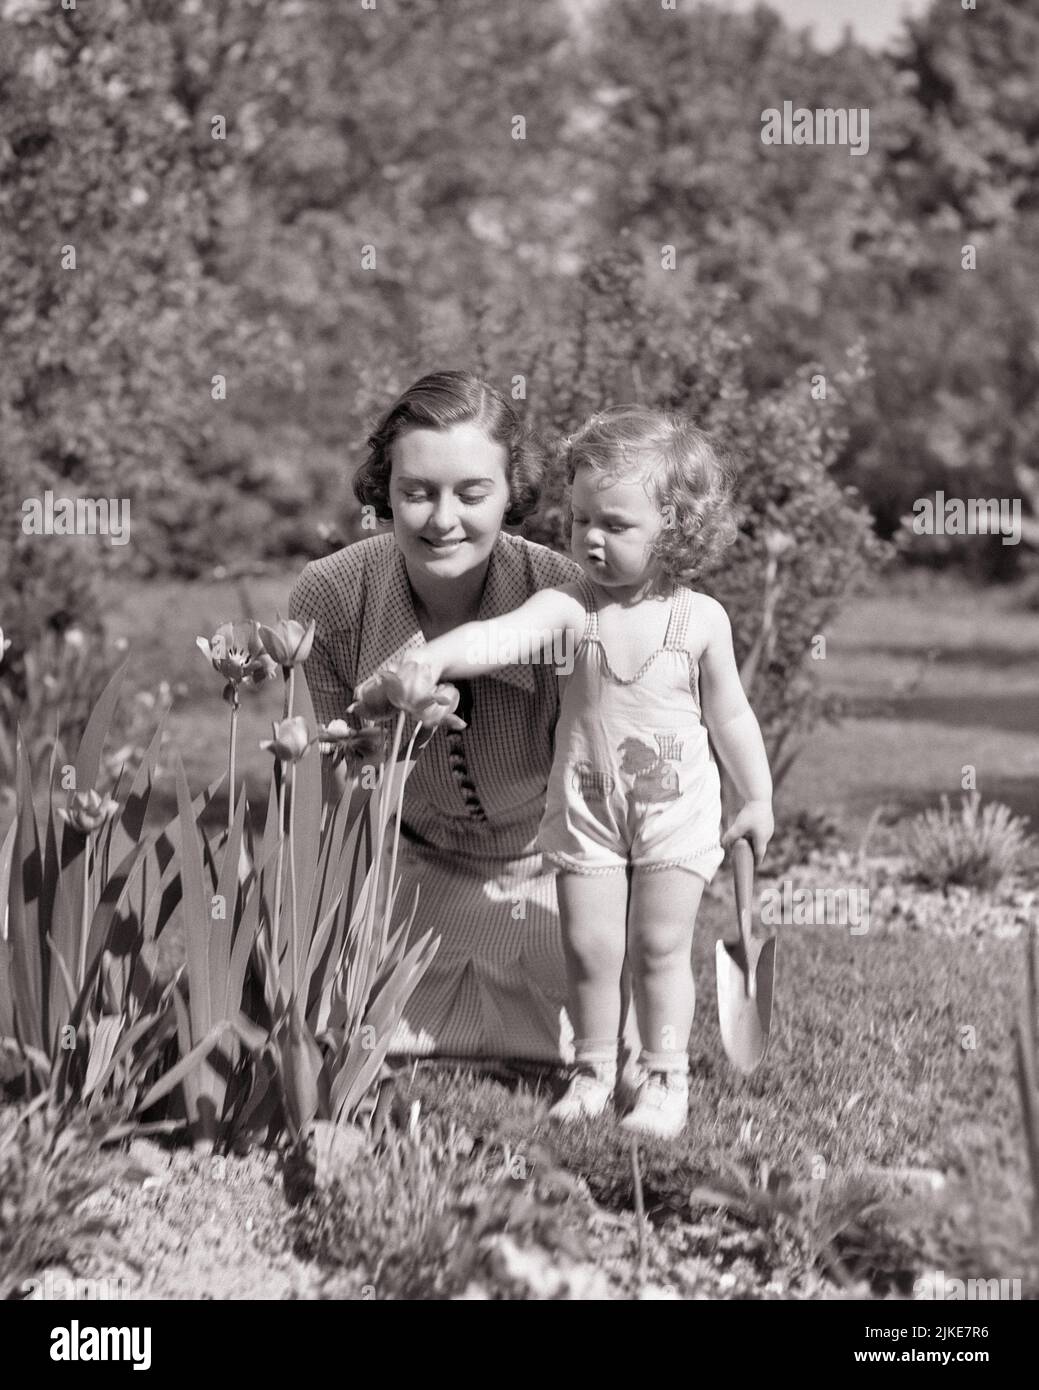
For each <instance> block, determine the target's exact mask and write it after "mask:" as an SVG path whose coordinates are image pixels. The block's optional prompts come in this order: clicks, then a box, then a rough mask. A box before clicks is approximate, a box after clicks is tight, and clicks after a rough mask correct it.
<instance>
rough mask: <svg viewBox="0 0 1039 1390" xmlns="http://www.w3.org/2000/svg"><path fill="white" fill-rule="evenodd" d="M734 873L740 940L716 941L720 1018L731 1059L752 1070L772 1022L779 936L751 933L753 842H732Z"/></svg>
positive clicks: (725, 1046) (764, 1045)
mask: <svg viewBox="0 0 1039 1390" xmlns="http://www.w3.org/2000/svg"><path fill="white" fill-rule="evenodd" d="M732 876H733V879H734V880H735V883H736V917H737V919H738V921H739V928H740V933H739V937H738V938H737V939H736V940H735V941H724V940H719V941H718V942H716V944H715V948H714V952H715V965H716V966H717V974H718V1022H719V1024H720V1025H721V1034H722V1044H723V1046H724V1048H725V1051H726V1053H727V1055H728V1058H729V1061H730V1062H731V1063H732V1064H733V1066H734V1067H736V1068H737V1069H738V1070H739V1071H742V1072H745V1073H750V1072H752V1071H753V1070H754V1068H755V1067H756V1066H757V1065H758V1063H759V1062H760V1061H761V1059H762V1057H764V1055H765V1048H766V1047H767V1046H768V1033H769V1028H770V1026H771V1023H772V987H773V985H774V983H775V978H776V938H775V937H774V936H771V937H769V938H768V940H767V941H764V942H762V941H755V940H754V939H753V937H752V935H751V922H752V905H753V901H754V851H753V849H752V848H751V846H750V841H749V840H746V839H739V840H736V841H735V842H734V843H733V846H732Z"/></svg>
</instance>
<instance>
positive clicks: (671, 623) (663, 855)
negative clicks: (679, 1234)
mask: <svg viewBox="0 0 1039 1390" xmlns="http://www.w3.org/2000/svg"><path fill="white" fill-rule="evenodd" d="M567 458H568V465H569V481H570V483H571V507H572V511H573V539H572V550H573V556H574V559H575V560H576V561H577V563H578V564H579V565H580V566H581V569H582V570H583V572H584V577H583V578H582V579H581V580H580V581H579V582H577V583H575V584H572V585H568V586H567V587H565V588H558V589H544V590H541V591H540V592H539V593H537V594H535V595H534V597H533V598H531V599H529V600H528V601H527V602H526V603H524V604H523V606H522V607H520V608H517V609H516V610H515V611H514V612H513V613H510V614H508V615H506V616H505V617H502V618H492V619H490V620H489V621H486V622H478V623H466V624H464V625H462V626H461V627H458V628H455V629H454V631H452V632H449V633H447V634H445V635H444V636H441V637H437V638H435V639H434V640H433V641H432V642H430V643H429V644H428V645H427V646H426V647H424V648H423V649H421V650H420V651H418V652H417V653H416V657H417V659H418V661H419V662H421V663H422V664H423V665H425V666H426V667H428V668H429V675H430V677H431V679H432V680H433V681H434V682H439V681H440V680H441V679H442V678H446V679H450V678H452V677H455V678H459V679H461V678H464V677H471V676H477V675H482V674H484V673H486V672H487V671H491V670H494V669H497V668H498V667H500V666H504V665H510V664H512V663H514V662H515V661H516V660H517V653H522V654H523V656H525V657H527V658H528V659H533V660H539V659H552V657H553V654H555V656H556V659H558V655H559V652H560V650H561V648H562V649H563V650H565V651H566V652H567V653H568V654H569V656H570V657H572V661H573V667H572V671H571V670H570V661H569V660H567V661H566V662H565V664H564V669H565V670H566V671H568V672H569V675H568V677H567V679H566V685H565V689H564V691H563V695H562V700H561V709H560V717H559V723H558V725H557V728H556V742H555V761H554V764H553V768H552V774H551V778H550V780H549V787H548V798H547V802H546V806H545V813H544V816H543V819H542V821H541V827H540V831H539V835H538V848H539V849H540V850H541V852H542V853H543V855H544V856H545V857H546V858H547V859H548V860H549V861H551V862H552V863H553V864H555V865H556V866H557V867H558V869H559V873H558V877H557V892H558V897H559V911H560V918H561V922H562V931H563V944H564V948H565V952H566V957H567V973H568V986H569V1009H570V1018H571V1021H572V1023H573V1028H574V1049H575V1058H576V1065H575V1067H574V1072H573V1076H572V1078H571V1081H570V1085H569V1088H568V1089H567V1091H566V1093H565V1095H564V1096H563V1097H562V1099H561V1100H559V1101H558V1102H557V1103H556V1105H555V1106H553V1108H552V1110H551V1111H550V1115H551V1117H552V1118H553V1119H555V1120H560V1121H565V1120H569V1119H574V1118H577V1117H578V1116H582V1115H596V1114H600V1113H601V1112H602V1111H603V1110H605V1109H606V1107H607V1106H608V1105H609V1103H610V1101H611V1099H612V1098H613V1093H614V1088H615V1085H616V1079H617V1051H618V1038H619V1035H620V1027H621V1012H622V972H623V969H624V964H625V958H626V957H627V960H628V962H629V964H630V967H631V973H632V990H633V994H634V1002H635V1010H636V1017H637V1019H638V1024H639V1032H640V1036H641V1038H642V1044H643V1048H642V1053H641V1056H640V1058H639V1061H640V1069H641V1074H642V1078H643V1079H642V1082H641V1085H640V1086H639V1089H638V1092H637V1096H636V1101H635V1105H634V1108H633V1109H632V1111H631V1113H630V1114H629V1115H628V1116H627V1117H626V1118H625V1119H624V1120H622V1121H621V1126H622V1128H624V1129H626V1130H629V1131H633V1132H636V1133H642V1134H652V1135H657V1136H660V1137H665V1138H673V1137H674V1136H675V1135H677V1134H678V1133H679V1132H680V1131H681V1130H682V1128H683V1126H684V1125H685V1122H686V1119H687V1115H688V1097H689V1088H688V1066H689V1061H688V1052H687V1049H688V1044H689V1035H690V1031H691V1029H692V1022H693V1009H694V1004H695V990H694V984H693V974H692V965H691V947H692V937H693V927H694V924H695V921H696V913H697V909H698V907H699V904H700V898H701V894H702V892H703V888H704V884H705V883H708V882H710V880H711V879H712V878H713V876H714V874H715V873H716V872H717V870H718V866H719V865H720V863H721V861H722V858H723V856H724V849H723V846H724V845H728V844H729V843H731V841H733V840H734V839H737V838H739V837H740V836H742V835H747V836H749V837H750V839H751V841H752V843H753V845H754V850H755V857H756V859H757V861H758V862H759V863H760V861H761V858H762V856H763V854H764V852H765V847H766V845H767V843H768V841H769V838H770V837H771V835H772V831H773V820H772V809H771V799H772V782H771V777H770V774H769V767H768V760H767V758H766V755H765V748H764V744H763V742H762V738H761V732H760V729H759V727H758V723H757V720H756V719H755V717H754V713H753V711H752V710H751V708H750V706H749V704H748V703H747V698H746V696H745V694H744V692H743V688H742V686H741V684H740V679H739V674H738V671H737V669H736V661H735V657H734V654H733V648H732V632H731V628H730V625H729V620H728V618H727V616H726V614H725V610H724V609H723V608H722V607H721V605H720V604H719V603H717V602H716V601H715V600H714V599H712V598H709V597H708V596H707V595H706V594H702V593H697V592H695V591H694V590H693V589H691V588H689V587H687V586H688V584H689V583H690V582H691V581H695V580H696V579H697V577H698V575H699V574H700V573H701V571H702V570H703V569H704V568H705V567H707V566H708V565H710V564H711V563H712V562H714V561H715V560H716V559H717V557H718V555H719V554H720V552H721V550H722V549H723V548H724V547H725V546H726V545H728V544H730V543H731V541H732V540H734V539H735V535H736V527H735V523H734V521H733V516H732V510H733V509H732V499H731V482H730V476H729V473H728V470H727V469H726V467H725V465H724V464H723V462H722V461H721V459H720V457H719V454H718V451H717V449H716V447H715V445H714V443H713V441H712V440H711V438H710V437H709V436H708V435H706V434H705V433H703V431H701V430H698V429H695V428H694V427H693V426H692V425H690V424H688V423H686V422H685V421H683V420H682V419H680V418H679V417H676V416H673V415H670V414H662V413H660V412H658V411H653V410H648V409H643V408H641V407H636V406H619V407H615V408H614V409H611V410H607V411H604V412H602V413H601V414H598V415H595V416H593V417H592V419H591V420H589V421H588V422H587V424H585V425H584V426H583V427H582V428H581V429H579V430H578V431H577V433H576V434H574V435H573V436H571V438H570V439H569V440H568V441H567ZM520 659H523V657H521V658H520ZM382 676H383V673H380V674H378V675H376V676H375V677H373V678H372V680H371V681H369V682H366V683H365V685H364V686H362V687H359V689H358V691H357V692H356V698H357V708H358V711H359V712H360V713H361V714H367V715H373V714H374V715H378V714H381V713H384V712H385V707H386V704H387V700H388V692H387V691H386V690H385V689H383V688H381V682H382ZM708 735H709V736H710V741H711V743H710V744H709V743H708ZM711 744H713V747H714V749H715V750H717V752H718V754H719V755H720V757H721V759H722V761H723V763H724V764H725V767H726V769H727V771H728V772H729V773H730V775H731V777H732V780H733V782H734V783H735V786H736V789H737V791H738V792H739V794H740V796H741V797H742V798H743V806H742V809H741V810H740V811H739V813H738V815H737V816H736V817H735V819H734V820H733V822H732V824H731V825H730V826H729V828H728V830H727V832H726V834H725V835H724V837H722V838H721V839H719V832H720V829H721V795H720V784H719V777H718V769H717V765H716V763H715V761H714V759H713V756H712V752H711Z"/></svg>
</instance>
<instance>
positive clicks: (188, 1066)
mask: <svg viewBox="0 0 1039 1390" xmlns="http://www.w3.org/2000/svg"><path fill="white" fill-rule="evenodd" d="M230 1027H231V1025H230V1024H229V1023H217V1024H214V1026H213V1027H212V1028H210V1030H209V1032H208V1033H207V1034H206V1035H205V1037H204V1038H203V1039H202V1040H201V1042H198V1043H196V1044H195V1046H194V1047H193V1048H191V1050H190V1051H189V1052H187V1053H186V1054H185V1055H184V1056H182V1057H181V1058H180V1060H179V1061H178V1062H177V1063H176V1064H175V1065H174V1066H172V1067H171V1068H170V1069H169V1071H168V1072H165V1073H164V1074H163V1075H162V1076H161V1077H160V1078H159V1080H158V1081H156V1082H155V1084H154V1085H153V1086H152V1087H151V1088H150V1089H149V1090H148V1091H147V1092H146V1093H145V1094H144V1095H143V1096H142V1097H141V1100H140V1101H139V1103H138V1107H137V1108H138V1109H139V1110H150V1109H151V1107H152V1106H153V1105H154V1104H155V1102H156V1101H157V1100H161V1099H162V1097H163V1096H168V1095H169V1093H170V1091H172V1090H173V1089H174V1087H175V1086H179V1085H180V1083H181V1081H183V1080H184V1079H185V1078H186V1077H188V1076H190V1075H191V1073H192V1071H193V1070H194V1069H195V1068H196V1067H197V1066H198V1065H199V1063H200V1062H201V1061H203V1059H204V1058H205V1057H206V1056H208V1054H209V1053H210V1052H212V1050H213V1048H214V1047H216V1045H217V1043H218V1042H219V1041H220V1039H221V1037H222V1036H223V1034H224V1033H225V1032H227V1030H228V1029H229V1028H230Z"/></svg>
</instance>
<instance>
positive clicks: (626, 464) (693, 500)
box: [563, 405, 737, 584]
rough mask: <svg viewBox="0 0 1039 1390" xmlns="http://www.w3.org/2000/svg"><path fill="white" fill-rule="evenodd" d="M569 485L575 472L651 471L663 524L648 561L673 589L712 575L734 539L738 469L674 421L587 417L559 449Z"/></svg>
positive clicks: (629, 411)
mask: <svg viewBox="0 0 1039 1390" xmlns="http://www.w3.org/2000/svg"><path fill="white" fill-rule="evenodd" d="M563 447H564V449H565V451H566V463H567V481H568V482H569V483H571V484H572V483H573V481H574V475H575V474H576V472H577V470H578V468H582V467H587V468H593V469H595V470H596V471H597V472H601V473H631V472H637V471H639V470H641V469H643V468H646V467H648V468H649V469H651V473H650V476H651V478H652V480H653V484H654V487H655V490H656V501H657V505H658V506H659V507H660V511H661V515H662V517H663V519H664V524H663V527H662V529H661V531H660V535H659V537H658V538H657V540H656V541H655V542H654V544H653V547H652V549H653V553H654V554H655V555H657V556H658V557H659V559H660V562H661V568H662V570H663V572H664V574H665V575H666V576H667V578H668V579H670V580H671V582H672V583H675V584H690V583H692V581H693V580H696V579H699V578H700V576H701V575H702V574H704V573H705V572H707V571H708V570H710V569H712V568H713V567H714V565H715V564H717V562H718V560H719V559H720V557H721V553H722V551H723V550H724V549H725V547H726V546H729V545H731V544H732V542H733V541H734V540H735V539H736V533H737V526H736V507H735V502H734V500H733V493H734V488H735V483H736V469H735V467H734V465H733V463H732V461H731V459H730V458H729V457H728V456H727V455H726V454H725V453H724V451H723V450H722V449H721V447H720V445H719V444H718V442H717V440H715V439H714V438H712V436H711V435H709V434H707V433H705V432H704V431H703V430H700V429H697V428H696V426H695V425H692V424H690V423H689V421H688V420H685V419H683V418H682V416H680V415H675V414H673V413H672V412H670V411H664V410H650V409H648V408H647V407H645V406H641V405H617V406H612V407H611V408H610V409H609V410H603V411H600V412H598V414H596V415H593V416H592V417H591V419H589V420H587V421H586V422H585V424H583V425H582V426H581V427H580V429H578V430H577V431H575V433H574V434H572V435H570V436H569V437H568V438H567V439H565V440H564V441H563Z"/></svg>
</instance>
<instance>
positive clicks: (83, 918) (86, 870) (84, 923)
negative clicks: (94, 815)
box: [79, 836, 90, 990]
mask: <svg viewBox="0 0 1039 1390" xmlns="http://www.w3.org/2000/svg"><path fill="white" fill-rule="evenodd" d="M89 934H90V838H89V836H88V837H87V840H86V843H85V844H84V846H83V905H82V908H81V909H80V922H79V987H80V990H82V989H83V987H84V986H85V985H86V982H87V937H88V936H89Z"/></svg>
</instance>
